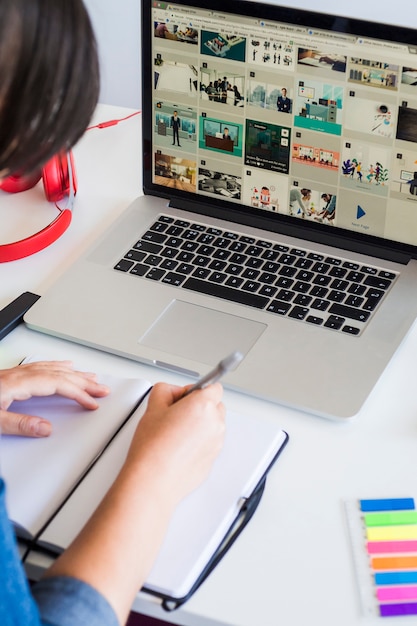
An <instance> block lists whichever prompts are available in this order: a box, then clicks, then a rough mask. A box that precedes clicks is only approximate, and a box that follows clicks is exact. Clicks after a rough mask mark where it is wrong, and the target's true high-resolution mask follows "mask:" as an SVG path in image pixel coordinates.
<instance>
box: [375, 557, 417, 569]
mask: <svg viewBox="0 0 417 626" xmlns="http://www.w3.org/2000/svg"><path fill="white" fill-rule="evenodd" d="M371 563H372V567H373V569H374V570H395V569H411V568H413V567H414V568H415V567H417V556H385V557H384V556H381V557H375V558H373V559H371Z"/></svg>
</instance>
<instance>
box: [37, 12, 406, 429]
mask: <svg viewBox="0 0 417 626" xmlns="http://www.w3.org/2000/svg"><path fill="white" fill-rule="evenodd" d="M142 6H143V14H142V40H141V44H142V45H141V47H142V54H143V57H142V59H141V60H140V65H141V68H142V70H143V185H144V189H143V191H144V194H143V195H140V196H139V197H138V199H137V200H136V201H135V202H134V203H133V204H132V205H131V206H130V207H128V208H127V209H126V211H124V213H123V215H122V216H121V217H119V218H118V219H117V221H116V222H115V223H114V224H113V225H112V226H111V227H110V228H109V229H108V231H107V232H106V233H105V234H104V235H103V236H102V237H101V238H100V239H98V240H97V241H96V242H95V244H94V245H93V246H92V247H91V249H89V250H88V251H87V252H86V253H84V254H83V255H82V256H81V257H80V258H79V259H78V260H76V261H75V262H74V264H73V265H72V266H71V267H70V268H69V269H68V270H67V271H66V272H65V273H63V275H62V276H60V278H59V280H58V281H57V282H56V284H55V285H53V286H52V287H51V288H50V289H49V290H48V291H47V293H45V295H43V296H42V297H41V298H40V300H39V301H38V302H37V303H36V304H35V305H34V306H33V307H32V308H31V309H30V310H29V312H28V313H27V314H26V316H25V321H26V323H27V325H28V326H29V327H31V328H33V329H36V330H38V331H42V332H45V333H49V334H52V335H54V336H58V337H62V338H66V339H69V340H71V341H75V342H79V343H81V344H84V345H87V346H92V347H94V348H98V349H101V350H104V351H108V352H110V353H114V354H117V355H121V356H123V357H127V358H130V359H134V360H137V361H140V362H143V363H148V364H153V365H156V366H158V367H161V368H166V369H169V370H174V371H176V372H180V373H182V374H185V375H187V376H190V377H192V378H194V377H196V376H198V375H200V374H203V373H205V372H207V370H208V369H209V368H211V367H212V366H213V365H215V364H216V363H217V362H218V361H219V360H220V359H222V358H223V357H224V356H226V355H227V354H229V353H230V352H233V351H235V350H239V351H240V352H242V353H243V355H244V359H243V361H242V362H241V363H240V365H239V366H238V368H237V369H236V370H235V371H234V372H230V373H229V374H228V375H227V376H226V377H225V379H224V383H225V385H226V386H227V387H230V388H232V389H235V390H238V391H242V392H244V393H247V394H250V395H254V396H256V397H259V398H262V399H265V400H269V401H273V402H277V403H280V404H283V405H286V406H289V407H295V408H297V409H301V410H304V411H307V412H309V413H312V414H316V415H320V416H324V417H329V418H334V419H346V418H349V417H352V416H354V415H357V414H358V412H359V411H360V409H361V407H362V406H363V404H364V402H365V400H366V399H367V397H368V396H369V394H370V392H371V390H372V389H373V387H374V386H375V384H376V382H377V381H378V379H379V377H380V376H381V374H382V372H383V371H384V369H385V367H386V366H387V364H388V363H389V361H390V359H391V357H392V356H393V354H394V353H395V351H396V349H397V348H398V346H399V344H400V343H401V341H402V340H403V339H404V337H405V336H406V334H407V332H408V331H409V329H410V327H411V326H412V324H413V322H414V320H415V317H416V312H417V265H416V260H415V259H416V252H417V196H416V195H415V194H416V188H417V161H416V155H417V45H416V44H415V41H416V32H415V31H414V30H407V29H405V28H397V27H394V26H392V25H383V24H375V23H372V24H371V23H367V22H364V21H359V20H354V19H351V18H348V17H340V16H332V15H327V14H326V15H324V14H318V13H314V12H310V11H301V10H298V9H295V8H289V7H280V6H277V5H270V4H261V3H259V2H256V3H252V2H246V1H241V0H222V1H220V0H178V1H177V2H165V1H159V0H143V2H142ZM138 36H139V34H138ZM138 141H140V138H139V137H138ZM413 181H414V182H413ZM138 193H140V190H138ZM161 378H163V373H161Z"/></svg>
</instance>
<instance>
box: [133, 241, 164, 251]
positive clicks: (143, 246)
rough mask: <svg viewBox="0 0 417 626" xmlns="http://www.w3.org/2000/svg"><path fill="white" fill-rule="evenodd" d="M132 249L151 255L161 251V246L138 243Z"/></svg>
mask: <svg viewBox="0 0 417 626" xmlns="http://www.w3.org/2000/svg"><path fill="white" fill-rule="evenodd" d="M133 247H134V248H135V250H142V251H143V252H150V253H152V254H158V253H159V252H160V251H161V250H162V246H161V244H159V243H152V242H151V241H138V242H137V243H135V245H134V246H133Z"/></svg>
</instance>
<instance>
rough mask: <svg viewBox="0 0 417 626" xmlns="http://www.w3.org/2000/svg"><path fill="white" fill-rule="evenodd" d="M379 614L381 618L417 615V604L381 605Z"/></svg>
mask: <svg viewBox="0 0 417 626" xmlns="http://www.w3.org/2000/svg"><path fill="white" fill-rule="evenodd" d="M379 612H380V615H381V617H394V616H396V615H398V616H399V615H417V602H400V603H399V604H381V605H380V607H379Z"/></svg>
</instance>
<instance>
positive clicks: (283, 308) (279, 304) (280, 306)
mask: <svg viewBox="0 0 417 626" xmlns="http://www.w3.org/2000/svg"><path fill="white" fill-rule="evenodd" d="M290 308H291V304H290V303H289V302H283V301H282V300H273V301H272V302H270V304H268V306H267V308H266V310H267V311H268V312H269V313H276V314H277V315H287V313H288V311H289V310H290Z"/></svg>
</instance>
